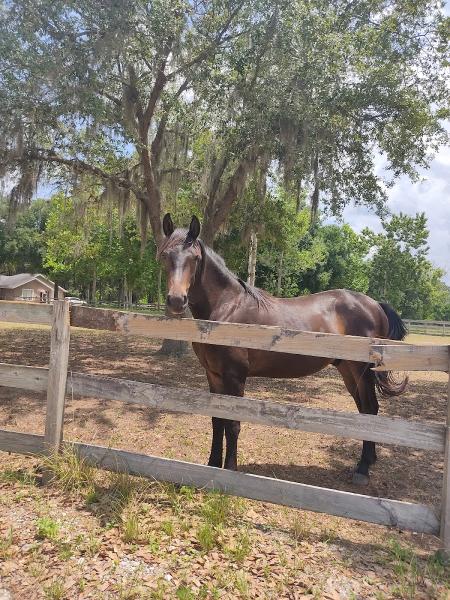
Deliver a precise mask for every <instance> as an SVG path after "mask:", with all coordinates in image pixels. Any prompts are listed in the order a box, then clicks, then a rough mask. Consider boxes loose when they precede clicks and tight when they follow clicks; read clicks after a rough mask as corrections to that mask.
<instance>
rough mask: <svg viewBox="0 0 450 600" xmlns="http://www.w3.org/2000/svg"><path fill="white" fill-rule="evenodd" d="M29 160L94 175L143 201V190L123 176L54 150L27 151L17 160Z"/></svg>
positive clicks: (37, 149) (38, 149)
mask: <svg viewBox="0 0 450 600" xmlns="http://www.w3.org/2000/svg"><path fill="white" fill-rule="evenodd" d="M29 160H35V161H40V162H44V163H45V162H48V163H57V164H60V165H63V166H65V167H68V168H69V169H70V170H71V171H73V172H74V173H87V174H89V175H94V176H95V177H98V178H99V179H101V180H102V181H112V182H113V183H115V184H116V185H117V186H119V187H123V188H125V189H128V190H131V191H132V192H133V194H134V195H135V196H136V198H138V199H139V200H142V199H143V197H144V194H143V192H142V190H141V189H140V188H138V187H137V186H135V185H134V184H133V183H132V182H131V181H130V180H129V179H127V178H126V177H123V176H121V175H114V174H112V173H107V172H106V171H104V170H103V169H100V167H96V166H95V165H91V164H89V163H87V162H85V161H83V160H81V159H79V158H64V157H63V156H59V155H58V154H57V153H56V152H55V151H54V150H46V149H44V148H36V149H33V150H25V151H24V153H23V155H22V159H20V160H16V162H24V161H29Z"/></svg>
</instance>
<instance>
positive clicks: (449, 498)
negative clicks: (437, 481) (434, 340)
mask: <svg viewBox="0 0 450 600" xmlns="http://www.w3.org/2000/svg"><path fill="white" fill-rule="evenodd" d="M448 356H449V361H448V383H447V424H446V425H447V427H446V432H445V450H444V480H443V483H442V509H441V542H442V550H443V553H444V555H445V558H446V559H447V560H448V559H449V558H450V346H448Z"/></svg>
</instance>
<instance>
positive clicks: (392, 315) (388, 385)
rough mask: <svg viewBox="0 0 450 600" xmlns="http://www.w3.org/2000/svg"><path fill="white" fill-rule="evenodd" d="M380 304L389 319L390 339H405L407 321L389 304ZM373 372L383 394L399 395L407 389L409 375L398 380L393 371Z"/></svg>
mask: <svg viewBox="0 0 450 600" xmlns="http://www.w3.org/2000/svg"><path fill="white" fill-rule="evenodd" d="M379 304H380V306H381V308H382V309H383V311H384V313H385V315H386V316H387V319H388V323H389V333H388V339H390V340H403V339H404V337H405V336H406V334H407V333H408V329H407V327H406V325H405V323H404V322H403V321H402V319H401V318H400V316H399V315H398V314H397V313H396V312H395V310H394V309H393V308H392V306H389V304H386V303H385V302H380V303H379ZM372 373H373V374H374V376H375V386H376V388H377V390H378V391H379V393H380V394H381V395H382V396H399V395H400V394H402V393H403V392H404V391H405V389H406V386H407V384H408V377H404V378H403V379H401V380H397V379H396V378H395V377H394V375H393V374H392V371H372Z"/></svg>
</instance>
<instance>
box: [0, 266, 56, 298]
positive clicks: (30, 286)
mask: <svg viewBox="0 0 450 600" xmlns="http://www.w3.org/2000/svg"><path fill="white" fill-rule="evenodd" d="M54 290H55V284H54V283H53V281H51V280H50V279H49V278H48V277H45V275H40V274H39V273H37V274H35V275H33V274H31V273H19V274H18V275H0V300H26V301H28V302H50V301H51V300H53V299H54ZM65 292H66V290H65V289H64V288H62V287H61V286H58V298H64V293H65Z"/></svg>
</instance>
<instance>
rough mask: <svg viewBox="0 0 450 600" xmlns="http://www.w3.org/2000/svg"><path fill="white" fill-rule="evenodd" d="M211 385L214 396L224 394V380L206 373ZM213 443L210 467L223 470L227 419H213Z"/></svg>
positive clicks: (209, 372) (209, 461)
mask: <svg viewBox="0 0 450 600" xmlns="http://www.w3.org/2000/svg"><path fill="white" fill-rule="evenodd" d="M206 376H207V378H208V383H209V391H210V392H211V393H212V394H224V393H225V392H224V387H223V380H222V378H221V377H219V376H218V375H216V374H215V373H212V372H211V371H207V372H206ZM212 430H213V434H212V442H211V452H210V455H209V460H208V466H209V467H219V468H222V464H223V434H224V431H225V419H220V418H219V417H212Z"/></svg>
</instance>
